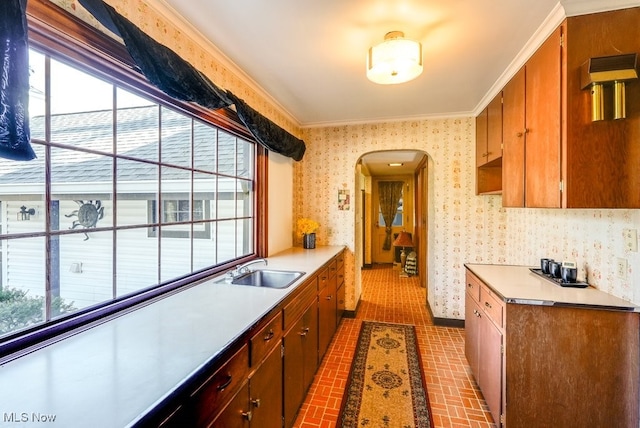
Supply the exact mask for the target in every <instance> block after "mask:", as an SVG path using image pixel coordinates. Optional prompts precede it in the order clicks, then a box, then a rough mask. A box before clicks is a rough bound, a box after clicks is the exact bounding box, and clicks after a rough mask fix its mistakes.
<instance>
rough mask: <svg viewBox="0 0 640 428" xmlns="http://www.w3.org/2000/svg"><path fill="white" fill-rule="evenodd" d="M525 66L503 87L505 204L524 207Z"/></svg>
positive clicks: (503, 195) (503, 183) (503, 191)
mask: <svg viewBox="0 0 640 428" xmlns="http://www.w3.org/2000/svg"><path fill="white" fill-rule="evenodd" d="M524 85H525V68H524V67H523V68H521V69H520V71H518V73H517V74H516V75H515V76H513V77H512V78H511V80H510V81H509V83H507V85H506V86H505V87H504V89H503V90H502V99H503V102H502V109H503V115H502V129H503V144H504V148H503V150H502V206H505V207H524V156H525V141H526V133H527V130H526V122H525V110H524V97H525V87H524Z"/></svg>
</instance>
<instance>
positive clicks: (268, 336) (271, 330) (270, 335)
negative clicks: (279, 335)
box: [264, 328, 275, 342]
mask: <svg viewBox="0 0 640 428" xmlns="http://www.w3.org/2000/svg"><path fill="white" fill-rule="evenodd" d="M273 336H275V333H274V332H273V329H272V328H270V329H269V333H267V334H265V335H264V341H265V342H268V341H270V340H271V339H273Z"/></svg>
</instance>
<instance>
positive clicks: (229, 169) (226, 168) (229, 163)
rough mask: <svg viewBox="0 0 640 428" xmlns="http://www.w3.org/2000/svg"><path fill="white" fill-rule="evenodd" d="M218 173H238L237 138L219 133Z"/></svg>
mask: <svg viewBox="0 0 640 428" xmlns="http://www.w3.org/2000/svg"><path fill="white" fill-rule="evenodd" d="M218 172H219V173H220V174H226V175H233V174H234V173H235V172H236V137H234V136H233V135H231V134H228V133H226V132H223V131H218Z"/></svg>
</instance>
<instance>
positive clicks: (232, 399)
mask: <svg viewBox="0 0 640 428" xmlns="http://www.w3.org/2000/svg"><path fill="white" fill-rule="evenodd" d="M338 278H339V281H340V285H341V294H340V296H342V297H340V298H338V289H337V288H336V286H337V281H338ZM344 297H345V296H344V254H343V253H340V254H339V255H337V256H336V257H335V258H334V259H333V260H331V261H330V262H329V263H328V264H327V265H325V266H324V267H323V268H322V269H321V270H319V271H318V273H317V274H315V275H312V276H311V277H310V278H309V279H307V280H306V281H305V283H304V284H301V285H300V286H299V288H298V289H297V290H295V292H294V293H292V295H291V296H290V297H289V298H288V299H286V300H285V301H283V302H281V303H280V305H279V306H278V307H277V308H275V309H274V310H273V311H272V313H271V314H270V315H269V317H266V318H265V319H263V320H262V321H260V322H259V323H258V324H257V325H256V326H254V327H253V328H252V329H250V330H248V331H247V332H246V334H244V335H243V338H242V339H240V340H239V341H238V342H237V343H235V344H233V345H232V347H231V348H230V349H229V350H227V351H226V353H225V355H224V356H221V357H220V359H221V361H220V363H219V364H216V366H215V367H213V368H212V369H211V373H212V374H209V375H205V374H202V375H201V378H200V380H199V381H195V380H194V381H193V383H194V385H196V382H198V383H197V386H191V387H188V388H185V391H184V392H183V393H182V394H184V396H182V397H175V398H174V399H173V403H172V404H171V405H167V406H166V407H167V408H166V409H161V410H158V414H157V415H155V416H153V418H154V421H149V422H148V423H145V424H144V425H140V426H155V427H158V426H161V427H164V428H169V427H171V428H173V427H180V428H181V427H214V428H240V427H242V428H282V427H283V426H284V427H285V428H289V427H292V426H293V424H294V422H295V419H296V416H297V414H298V410H299V409H300V406H301V405H302V402H303V401H304V398H305V396H306V394H307V391H308V390H309V387H310V386H311V383H312V382H313V378H314V376H315V373H316V370H317V369H318V365H319V363H320V360H321V359H322V355H324V351H325V350H326V349H327V347H328V346H329V343H330V342H331V339H332V338H333V335H334V333H335V331H336V326H337V324H338V322H339V321H340V319H341V317H342V311H344ZM340 299H341V302H342V303H338V301H339V300H340ZM339 305H342V306H339ZM339 307H342V310H341V311H339ZM319 349H322V352H321V353H319ZM190 388H191V389H190ZM155 418H157V419H155ZM155 420H157V422H155Z"/></svg>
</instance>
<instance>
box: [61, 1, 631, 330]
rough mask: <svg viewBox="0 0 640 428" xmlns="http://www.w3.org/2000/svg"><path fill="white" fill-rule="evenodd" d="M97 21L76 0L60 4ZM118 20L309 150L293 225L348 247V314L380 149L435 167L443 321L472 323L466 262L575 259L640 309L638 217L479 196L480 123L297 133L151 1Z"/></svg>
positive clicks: (128, 8) (432, 255)
mask: <svg viewBox="0 0 640 428" xmlns="http://www.w3.org/2000/svg"><path fill="white" fill-rule="evenodd" d="M52 1H53V2H54V3H56V4H58V5H60V6H62V7H63V8H64V9H66V10H68V11H70V12H71V13H74V14H76V15H78V16H80V17H81V18H83V19H88V20H91V19H90V18H89V17H87V15H86V13H83V10H82V7H81V6H80V5H79V4H78V3H77V0H52ZM107 2H108V3H109V4H111V5H113V6H114V7H115V8H116V9H117V10H118V11H119V12H120V13H122V14H123V15H124V16H126V17H127V18H128V19H130V20H131V21H133V22H134V23H136V24H137V25H138V26H140V27H141V28H142V29H143V30H144V31H146V32H148V33H149V34H150V35H151V36H152V37H154V38H155V39H156V40H158V41H159V42H160V43H163V44H165V45H167V46H169V47H170V48H172V49H173V50H175V51H176V52H177V53H178V54H180V55H181V56H182V57H183V58H184V59H186V60H187V61H189V62H190V63H192V64H193V65H194V66H195V67H196V68H198V69H200V70H201V71H203V72H204V73H205V74H206V75H207V76H208V77H209V78H211V79H212V80H213V81H214V82H215V83H216V84H218V85H219V86H221V87H223V88H225V89H229V90H231V91H232V92H234V93H235V94H236V95H238V96H239V97H240V98H243V99H244V100H245V101H246V102H247V103H249V104H250V105H251V106H252V107H254V108H255V109H257V110H258V111H260V112H261V113H262V114H264V115H265V116H267V117H269V118H270V119H271V120H273V121H274V122H275V123H277V124H278V125H280V126H282V127H283V128H285V129H287V130H288V131H290V132H292V133H294V134H296V135H300V134H302V138H303V139H304V140H305V142H306V143H307V153H306V155H305V158H304V160H303V161H301V162H297V163H294V166H293V168H294V178H293V180H294V182H293V192H294V195H293V219H294V221H295V219H297V218H299V217H302V216H304V217H312V218H314V219H316V220H317V221H319V222H320V223H321V224H322V227H321V229H320V230H319V232H318V241H319V244H344V245H346V246H347V247H348V249H349V251H348V253H349V254H348V257H347V259H346V286H347V309H354V308H355V305H356V303H357V298H358V296H356V290H358V295H359V284H358V282H359V278H360V275H358V272H357V271H356V267H355V259H354V256H353V255H354V250H355V248H354V240H355V239H354V211H353V207H354V206H355V204H352V208H351V209H350V210H339V209H338V204H337V193H338V190H339V189H346V190H349V192H350V194H351V195H353V196H352V197H355V195H356V192H355V188H354V187H355V165H356V162H357V161H358V159H359V158H360V156H362V155H363V154H365V153H368V152H372V151H378V150H393V149H416V150H423V151H424V152H426V153H427V154H428V155H429V156H430V161H429V174H430V179H429V181H430V183H429V200H430V206H429V237H428V245H429V255H428V260H427V263H428V269H429V281H428V299H429V303H430V305H431V308H432V310H433V313H434V315H435V316H436V317H442V318H455V319H462V318H464V290H465V288H464V263H466V262H473V263H500V264H528V265H536V264H537V263H538V260H539V258H540V257H544V256H549V257H553V258H556V259H573V260H576V261H577V262H578V264H579V266H580V268H581V272H580V273H579V277H581V278H584V277H585V275H588V280H589V282H590V283H592V284H594V285H596V286H597V287H598V288H600V289H602V290H604V291H607V292H609V293H611V294H614V295H616V296H619V297H622V298H624V299H627V300H631V301H633V302H635V303H636V304H640V268H638V266H640V257H639V255H638V254H639V253H629V252H626V251H625V250H624V247H623V238H622V230H623V229H624V228H636V229H638V227H639V226H640V210H550V209H549V210H546V209H512V208H509V209H503V208H502V207H501V197H500V196H476V195H475V194H474V189H475V178H474V163H475V157H474V152H475V149H474V140H475V128H474V127H475V124H474V120H473V118H462V119H460V118H452V119H439V120H435V119H433V120H412V121H404V122H388V123H386V122H385V123H375V124H362V125H345V126H336V127H325V128H310V129H304V130H302V131H300V130H299V129H298V127H297V124H295V123H293V122H292V121H291V119H290V118H289V117H288V116H287V115H286V114H285V113H284V112H282V111H281V110H279V109H278V108H277V107H276V106H274V105H273V103H272V102H271V101H270V100H269V99H268V97H265V96H263V94H260V93H258V92H257V91H256V90H254V88H252V87H251V86H250V85H248V84H245V83H244V81H243V80H242V77H240V76H238V75H236V74H234V73H233V72H232V71H231V70H228V69H226V68H225V67H224V65H223V64H222V62H220V61H217V60H216V59H215V58H214V57H213V56H212V55H211V52H210V51H209V50H207V48H206V47H203V46H201V45H200V44H198V42H196V41H194V40H193V39H191V38H190V37H187V34H186V33H185V31H183V30H181V29H180V28H178V27H176V26H174V25H171V24H169V23H168V22H167V19H166V18H165V17H163V16H161V14H160V13H158V12H157V10H156V9H155V8H153V7H151V6H150V4H152V3H153V1H143V0H107ZM618 257H622V258H625V259H626V260H627V261H628V272H627V278H626V279H621V278H618V277H617V275H616V270H615V267H616V263H615V262H616V260H617V258H618Z"/></svg>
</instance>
